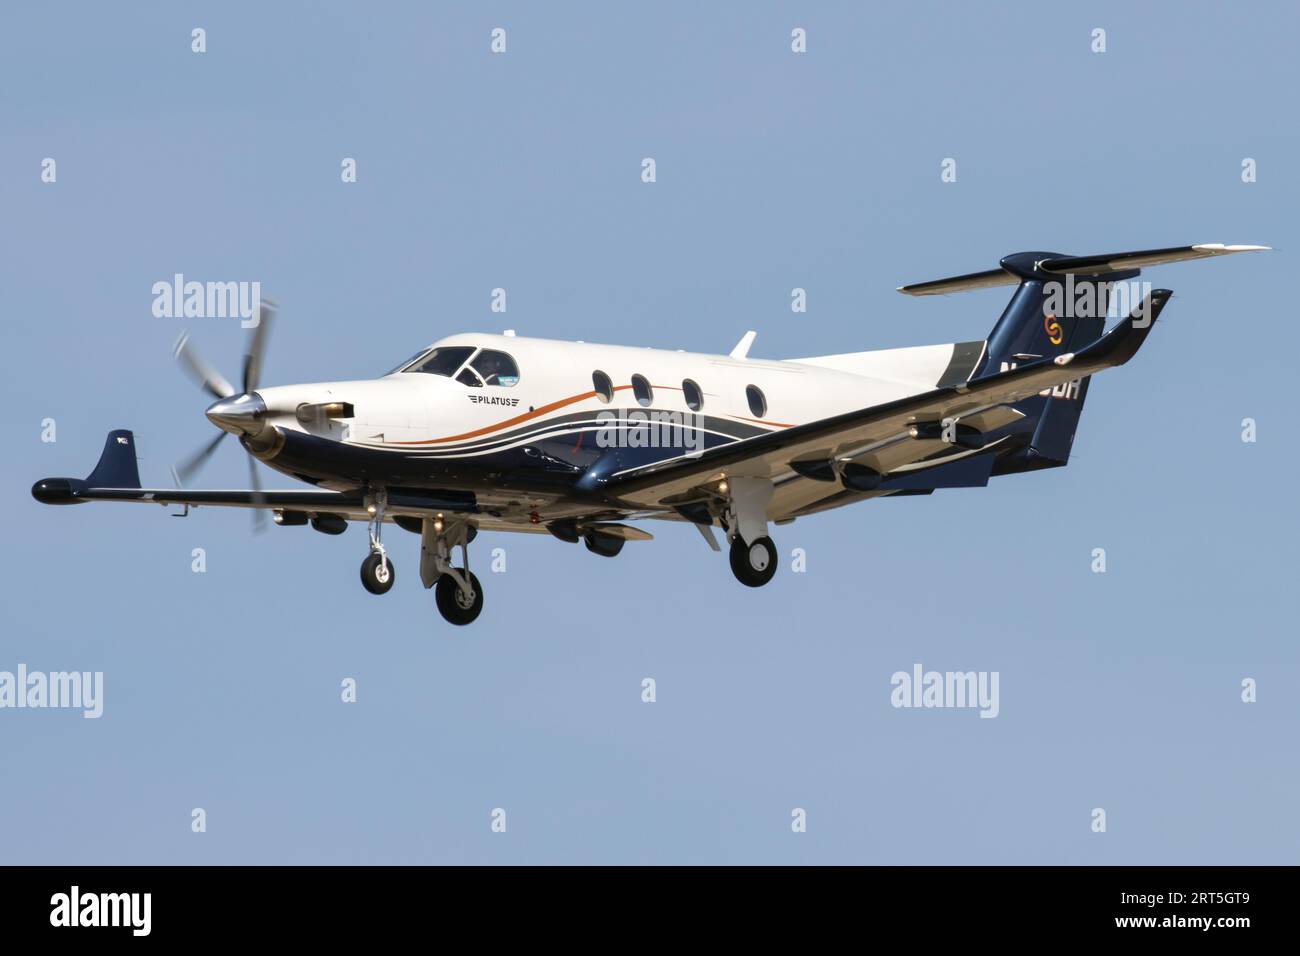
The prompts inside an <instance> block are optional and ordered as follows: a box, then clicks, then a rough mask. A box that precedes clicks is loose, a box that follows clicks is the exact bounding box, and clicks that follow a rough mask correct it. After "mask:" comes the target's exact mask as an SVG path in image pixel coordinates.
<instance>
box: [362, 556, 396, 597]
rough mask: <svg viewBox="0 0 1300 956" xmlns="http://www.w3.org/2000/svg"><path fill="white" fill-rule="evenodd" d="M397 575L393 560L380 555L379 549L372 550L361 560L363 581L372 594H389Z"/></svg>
mask: <svg viewBox="0 0 1300 956" xmlns="http://www.w3.org/2000/svg"><path fill="white" fill-rule="evenodd" d="M396 577H397V571H396V570H395V569H394V568H393V562H392V561H389V560H388V559H387V558H386V557H380V554H379V552H378V551H371V552H370V554H369V555H368V556H367V557H366V560H364V561H362V562H361V583H362V585H363V586H364V587H365V589H366V590H367V591H369V592H370V593H371V594H387V593H388V589H389V588H391V587H392V586H393V580H394V579H395V578H396Z"/></svg>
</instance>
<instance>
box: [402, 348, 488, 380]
mask: <svg viewBox="0 0 1300 956" xmlns="http://www.w3.org/2000/svg"><path fill="white" fill-rule="evenodd" d="M473 351H474V350H473V349H472V348H467V347H464V346H459V345H458V346H452V347H450V348H440V349H434V350H433V351H432V352H429V353H427V354H425V355H422V356H416V360H415V361H414V362H412V363H411V364H410V365H408V366H407V367H406V368H404V369H402V371H403V372H428V373H429V374H430V375H445V376H447V377H451V376H452V375H454V374H455V373H456V369H458V368H460V367H461V366H462V365H464V364H465V359H467V358H469V357H470V355H471V354H472V353H473Z"/></svg>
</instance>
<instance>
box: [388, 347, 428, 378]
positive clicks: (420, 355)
mask: <svg viewBox="0 0 1300 956" xmlns="http://www.w3.org/2000/svg"><path fill="white" fill-rule="evenodd" d="M428 351H429V350H428V349H420V351H418V352H416V353H415V354H414V355H412V356H411V357H410V358H409V359H405V360H403V361H401V362H399V363H397V364H396V365H394V366H393V367H392V368H390V369H389V370H388V371H387V372H385V373H384V374H385V375H396V374H397V373H398V372H400V371H401V370H402V369H404V368H406V366H408V365H414V364H415V362H416V360H417V359H421V358H423V357H424V356H425V354H426V353H427V352H428Z"/></svg>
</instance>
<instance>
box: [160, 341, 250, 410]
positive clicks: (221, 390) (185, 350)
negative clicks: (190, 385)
mask: <svg viewBox="0 0 1300 956" xmlns="http://www.w3.org/2000/svg"><path fill="white" fill-rule="evenodd" d="M173 356H174V357H175V359H176V361H178V362H180V363H181V365H183V366H184V367H185V369H186V371H188V372H189V374H190V377H191V378H193V379H194V380H195V381H196V382H198V383H199V385H200V386H201V387H202V388H203V389H204V390H205V391H207V392H208V393H209V394H211V395H215V396H216V397H217V398H229V397H230V396H231V395H234V394H235V386H233V385H231V384H230V383H229V382H227V381H226V380H225V379H224V378H223V377H222V375H221V373H220V372H218V371H217V370H216V369H215V368H213V367H212V366H211V365H209V364H208V363H207V362H205V361H203V359H202V358H201V357H200V356H199V354H198V353H197V352H196V351H194V349H192V348H190V336H189V333H188V332H186V333H185V334H184V335H182V336H181V337H180V338H179V339H177V340H176V351H175V352H174V353H173Z"/></svg>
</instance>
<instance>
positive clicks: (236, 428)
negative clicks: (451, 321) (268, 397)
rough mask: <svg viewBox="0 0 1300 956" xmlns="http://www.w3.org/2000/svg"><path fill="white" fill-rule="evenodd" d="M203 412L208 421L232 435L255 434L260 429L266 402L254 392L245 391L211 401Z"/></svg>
mask: <svg viewBox="0 0 1300 956" xmlns="http://www.w3.org/2000/svg"><path fill="white" fill-rule="evenodd" d="M204 414H205V415H207V416H208V421H210V422H212V424H214V425H216V426H217V427H218V428H223V429H225V430H226V431H228V432H230V433H231V434H232V435H256V434H257V433H258V432H260V431H261V430H262V417H263V416H264V415H265V414H266V403H265V402H264V401H262V397H261V396H260V395H258V394H257V393H256V392H245V393H244V394H243V395H236V396H235V397H234V398H223V399H219V400H218V401H215V402H213V403H212V404H211V405H209V406H208V410H207V411H206V412H204Z"/></svg>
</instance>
